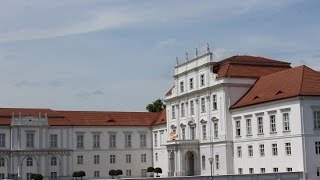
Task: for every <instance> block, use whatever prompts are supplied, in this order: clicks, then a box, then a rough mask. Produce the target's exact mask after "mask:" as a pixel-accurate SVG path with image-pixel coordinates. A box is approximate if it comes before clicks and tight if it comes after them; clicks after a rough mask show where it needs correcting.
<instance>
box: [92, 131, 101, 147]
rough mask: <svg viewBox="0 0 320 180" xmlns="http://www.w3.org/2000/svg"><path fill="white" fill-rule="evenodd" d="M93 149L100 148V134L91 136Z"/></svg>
mask: <svg viewBox="0 0 320 180" xmlns="http://www.w3.org/2000/svg"><path fill="white" fill-rule="evenodd" d="M93 148H100V134H93Z"/></svg>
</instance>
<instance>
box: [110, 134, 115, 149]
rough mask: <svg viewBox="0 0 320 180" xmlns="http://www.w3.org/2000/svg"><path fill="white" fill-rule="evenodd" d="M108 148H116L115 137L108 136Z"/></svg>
mask: <svg viewBox="0 0 320 180" xmlns="http://www.w3.org/2000/svg"><path fill="white" fill-rule="evenodd" d="M109 147H110V148H115V147H117V144H116V135H115V134H110V135H109Z"/></svg>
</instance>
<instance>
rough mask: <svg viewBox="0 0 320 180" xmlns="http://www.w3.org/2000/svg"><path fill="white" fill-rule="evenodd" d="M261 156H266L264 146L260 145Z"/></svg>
mask: <svg viewBox="0 0 320 180" xmlns="http://www.w3.org/2000/svg"><path fill="white" fill-rule="evenodd" d="M259 152H260V156H265V151H264V144H259Z"/></svg>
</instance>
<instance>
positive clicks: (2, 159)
mask: <svg viewBox="0 0 320 180" xmlns="http://www.w3.org/2000/svg"><path fill="white" fill-rule="evenodd" d="M4 166H5V160H4V158H0V167H4Z"/></svg>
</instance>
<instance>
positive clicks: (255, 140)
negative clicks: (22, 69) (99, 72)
mask: <svg viewBox="0 0 320 180" xmlns="http://www.w3.org/2000/svg"><path fill="white" fill-rule="evenodd" d="M174 70H175V71H174V76H173V78H174V83H173V84H174V86H173V87H172V88H171V89H170V90H169V91H168V92H167V94H166V97H165V100H164V101H165V103H166V109H165V110H164V111H162V112H159V113H150V112H108V111H106V112H103V111H97V112H95V111H57V110H52V109H24V108H0V130H1V131H0V179H1V178H2V179H3V178H7V177H9V178H10V177H11V178H20V179H23V180H29V179H30V175H31V173H40V174H42V175H43V176H44V177H45V178H46V179H63V178H70V177H71V176H72V173H73V172H75V171H85V172H86V177H85V178H108V177H110V176H109V175H108V173H109V170H111V169H121V170H122V171H123V177H146V176H147V174H148V173H147V168H148V167H160V168H161V169H162V171H163V173H162V174H160V175H161V176H162V177H165V176H169V177H170V176H196V175H198V176H210V175H211V173H212V174H213V175H214V176H216V175H238V174H263V173H281V172H300V173H303V179H318V178H320V136H319V133H320V72H318V71H316V70H313V69H311V68H309V67H307V66H304V65H303V66H298V67H291V66H290V63H288V62H284V61H279V60H272V59H267V58H262V57H255V56H232V57H230V58H227V59H224V60H221V61H215V60H214V59H213V56H212V53H211V52H210V50H209V49H208V51H207V52H206V53H204V54H202V55H198V53H196V57H195V58H193V59H188V58H187V59H186V60H185V61H184V62H181V63H179V62H178V61H177V65H176V66H175V67H174Z"/></svg>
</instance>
